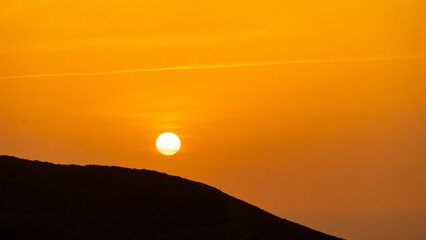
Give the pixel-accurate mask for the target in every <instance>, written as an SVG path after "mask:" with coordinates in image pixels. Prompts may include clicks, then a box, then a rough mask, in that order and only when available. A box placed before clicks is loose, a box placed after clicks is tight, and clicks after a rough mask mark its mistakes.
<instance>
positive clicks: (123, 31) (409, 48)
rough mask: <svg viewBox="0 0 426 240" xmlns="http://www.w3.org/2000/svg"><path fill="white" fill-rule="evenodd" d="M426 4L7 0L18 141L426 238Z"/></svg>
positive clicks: (0, 49) (354, 226)
mask: <svg viewBox="0 0 426 240" xmlns="http://www.w3.org/2000/svg"><path fill="white" fill-rule="evenodd" d="M425 7H426V3H425V2H424V1H421V0H406V1H395V0H391V1H378V0H358V1H351V2H348V1H343V2H342V1H331V0H326V1H308V0H302V1H292V2H290V1H272V0H265V1H261V2H258V1H252V2H247V1H241V0H238V1H222V0H219V1H217V0H216V1H187V0H182V1H161V2H160V1H134V0H122V1H98V0H91V1H82V0H73V1H65V0H62V1H47V0H40V1H29V0H14V1H3V2H2V3H0V62H1V64H0V154H7V155H13V156H18V157H23V158H29V159H40V160H43V161H50V162H55V163H76V164H102V165H119V166H124V167H132V168H147V169H154V170H158V171H161V172H166V173H169V174H173V175H179V176H182V177H185V178H189V179H192V180H197V181H202V182H204V183H207V184H209V185H212V186H215V187H217V188H219V189H221V190H223V191H225V192H226V193H228V194H230V195H233V196H236V197H238V198H240V199H243V200H245V201H248V202H249V203H252V204H255V205H257V206H259V207H261V208H263V209H265V210H267V211H270V212H272V213H274V214H276V215H279V216H281V217H283V218H288V219H290V220H294V221H297V222H300V223H302V224H304V225H308V226H310V227H313V228H316V229H318V230H321V231H324V232H327V233H330V234H333V235H337V236H340V237H344V238H348V239H355V240H357V239H358V240H366V239H386V240H394V239H395V240H396V239H421V238H422V237H423V236H425V235H426V230H425V229H424V225H425V224H426V205H425V204H424V203H425V202H426V192H425V191H424V190H425V189H426V175H425V174H424V173H425V172H426V160H425V159H426V153H425V146H426V128H425V121H426V111H425V109H426V106H425V105H426V104H425V103H426V99H425V96H426V58H425V56H426V45H425V44H424V43H425V42H426V19H425V18H426V17H425V16H426V15H425V14H424V11H425ZM128 70H130V71H128ZM147 70H149V71H147ZM93 73H95V74H93ZM112 73H113V74H112ZM165 131H171V132H174V133H176V134H178V135H179V136H180V138H181V140H182V148H181V150H180V151H179V153H178V154H177V155H174V156H172V157H166V156H162V155H161V154H159V153H158V152H157V150H156V149H155V139H156V137H157V136H158V135H159V134H161V133H162V132H165ZM407 236H409V237H407Z"/></svg>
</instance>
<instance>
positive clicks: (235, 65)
mask: <svg viewBox="0 0 426 240" xmlns="http://www.w3.org/2000/svg"><path fill="white" fill-rule="evenodd" d="M422 58H425V57H423V56H420V57H370V58H365V57H364V58H351V59H323V60H290V61H266V62H240V63H228V64H205V65H180V66H171V67H159V68H141V69H126V70H117V71H108V72H76V73H46V74H33V75H15V76H0V79H17V78H43V77H72V76H103V75H117V74H124V73H139V72H161V71H178V70H195V69H216V68H240V67H255V66H273V65H290V64H312V63H345V62H368V61H383V60H403V59H422Z"/></svg>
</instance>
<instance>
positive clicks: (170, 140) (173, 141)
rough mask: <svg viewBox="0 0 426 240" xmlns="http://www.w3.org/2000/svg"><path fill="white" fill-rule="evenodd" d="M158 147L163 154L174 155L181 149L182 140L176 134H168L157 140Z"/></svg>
mask: <svg viewBox="0 0 426 240" xmlns="http://www.w3.org/2000/svg"><path fill="white" fill-rule="evenodd" d="M156 146H157V149H158V151H159V152H160V153H161V154H164V155H168V156H169V155H173V154H175V153H177V151H179V149H180V139H179V137H178V136H177V135H176V134H174V133H171V132H166V133H163V134H161V135H160V136H159V137H158V138H157V142H156Z"/></svg>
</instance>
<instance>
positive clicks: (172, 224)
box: [0, 156, 337, 240]
mask: <svg viewBox="0 0 426 240" xmlns="http://www.w3.org/2000/svg"><path fill="white" fill-rule="evenodd" d="M0 239H31V240H36V239H46V240H48V239H61V240H66V239H120V240H127V239H196V240H203V239H218V240H222V239H223V240H226V239H233V240H238V239H259V240H267V239H337V238H335V237H332V236H329V235H326V234H323V233H320V232H317V231H315V230H312V229H309V228H307V227H304V226H301V225H299V224H296V223H293V222H290V221H287V220H283V219H281V218H278V217H276V216H274V215H272V214H269V213H267V212H265V211H263V210H261V209H259V208H257V207H255V206H252V205H250V204H247V203H245V202H243V201H240V200H238V199H236V198H233V197H231V196H229V195H226V194H224V193H222V192H221V191H219V190H217V189H215V188H212V187H209V186H207V185H204V184H202V183H198V182H193V181H189V180H186V179H183V178H179V177H174V176H169V175H167V174H164V173H159V172H155V171H148V170H135V169H126V168H119V167H104V166H94V165H90V166H76V165H55V164H51V163H44V162H38V161H28V160H23V159H18V158H14V157H8V156H0Z"/></svg>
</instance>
